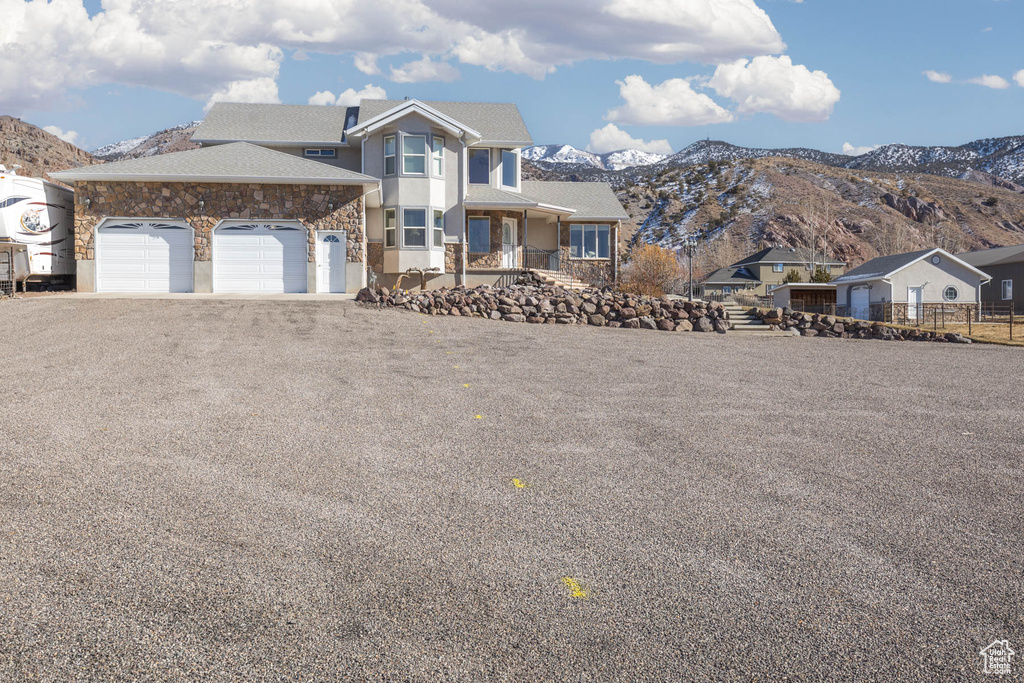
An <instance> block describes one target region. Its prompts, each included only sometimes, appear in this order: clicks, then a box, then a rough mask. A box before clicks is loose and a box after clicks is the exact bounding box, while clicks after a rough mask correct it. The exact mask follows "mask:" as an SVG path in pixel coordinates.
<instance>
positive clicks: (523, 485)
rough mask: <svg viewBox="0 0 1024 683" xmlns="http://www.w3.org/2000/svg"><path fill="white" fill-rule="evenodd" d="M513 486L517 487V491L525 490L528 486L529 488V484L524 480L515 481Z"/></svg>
mask: <svg viewBox="0 0 1024 683" xmlns="http://www.w3.org/2000/svg"><path fill="white" fill-rule="evenodd" d="M512 485H513V486H515V487H516V488H517V489H525V488H526V487H527V486H529V484H527V483H526V482H525V481H523V480H522V479H513V480H512Z"/></svg>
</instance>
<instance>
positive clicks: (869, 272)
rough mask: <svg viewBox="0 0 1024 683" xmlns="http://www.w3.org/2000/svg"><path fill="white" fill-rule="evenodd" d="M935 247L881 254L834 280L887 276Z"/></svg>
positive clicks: (840, 281)
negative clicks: (904, 252)
mask: <svg viewBox="0 0 1024 683" xmlns="http://www.w3.org/2000/svg"><path fill="white" fill-rule="evenodd" d="M932 251H934V250H933V249H922V250H921V251H912V252H910V253H908V254H893V255H892V256H879V257H877V258H873V259H871V260H870V261H868V262H867V263H862V264H861V265H859V266H857V267H856V268H854V269H853V270H851V271H850V272H848V273H845V274H844V275H841V276H840V277H837V278H836V279H835V280H833V282H835V283H838V284H842V283H843V282H846V281H848V280H863V279H865V278H872V277H885V276H886V275H888V274H889V273H891V272H893V271H896V270H899V269H900V268H903V267H904V266H907V265H909V264H911V263H913V262H914V261H916V260H917V259H919V258H921V257H922V256H924V255H925V254H928V253H931V252H932Z"/></svg>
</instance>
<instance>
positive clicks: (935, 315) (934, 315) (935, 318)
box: [932, 308, 939, 332]
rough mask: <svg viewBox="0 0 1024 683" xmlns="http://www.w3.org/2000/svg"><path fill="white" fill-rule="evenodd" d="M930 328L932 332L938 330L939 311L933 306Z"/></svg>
mask: <svg viewBox="0 0 1024 683" xmlns="http://www.w3.org/2000/svg"><path fill="white" fill-rule="evenodd" d="M932 330H933V331H934V332H938V331H939V312H938V311H936V310H935V309H934V308H933V309H932Z"/></svg>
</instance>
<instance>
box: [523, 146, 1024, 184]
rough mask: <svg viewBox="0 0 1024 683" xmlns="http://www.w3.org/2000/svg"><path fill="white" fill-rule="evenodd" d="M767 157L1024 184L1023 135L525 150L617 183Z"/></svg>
mask: <svg viewBox="0 0 1024 683" xmlns="http://www.w3.org/2000/svg"><path fill="white" fill-rule="evenodd" d="M765 157H783V158H790V159H803V160H805V161H813V162H815V163H819V164H825V165H826V166H834V167H836V168H849V169H857V170H864V171H884V172H889V173H895V172H915V173H930V174H932V175H941V176H947V177H950V178H964V177H966V176H967V175H968V174H970V173H972V172H983V173H988V174H991V175H993V176H998V177H999V178H1002V179H1004V180H1008V181H1011V182H1013V183H1016V184H1018V185H1024V135H1015V136H1009V137H1004V138H986V139H983V140H975V141H974V142H969V143H967V144H964V145H960V146H957V147H949V146H941V145H937V146H930V147H912V146H909V145H901V144H893V145H885V146H882V147H879V148H878V149H875V150H872V151H870V152H867V153H866V154H861V155H859V156H850V155H847V154H836V153H833V152H822V151H820V150H816V149H808V148H805V147H789V148H782V149H767V148H761V147H739V146H737V145H731V144H729V143H727V142H721V141H719V140H699V141H697V142H694V143H693V144H691V145H689V146H688V147H686V148H684V149H682V150H680V151H678V152H676V153H675V154H673V155H671V156H669V157H661V156H659V155H657V154H648V153H646V152H639V151H636V150H625V151H622V152H612V153H611V154H604V155H596V154H591V153H590V152H583V151H580V150H578V149H575V148H574V147H572V146H570V145H541V146H537V147H530V148H528V149H526V150H523V158H524V159H528V160H530V161H532V162H533V163H534V164H535V165H536V166H538V167H539V168H541V169H542V170H544V171H551V172H554V173H556V174H573V175H576V176H577V177H579V178H580V179H587V180H607V181H609V182H613V183H614V182H615V181H616V180H624V179H629V178H631V177H633V176H634V175H636V174H637V173H642V172H644V171H645V168H644V167H651V168H652V169H653V170H661V169H666V168H682V167H687V166H697V165H700V164H707V163H709V162H712V161H714V162H718V163H721V162H727V161H728V162H732V161H740V160H743V159H760V158H765ZM620 176H621V177H620Z"/></svg>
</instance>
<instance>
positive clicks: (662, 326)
mask: <svg viewBox="0 0 1024 683" xmlns="http://www.w3.org/2000/svg"><path fill="white" fill-rule="evenodd" d="M658 329H659V330H663V331H665V332H671V331H673V330H674V329H676V324H675V323H674V322H672V321H671V320H669V319H668V318H662V319H661V320H659V321H658Z"/></svg>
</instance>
